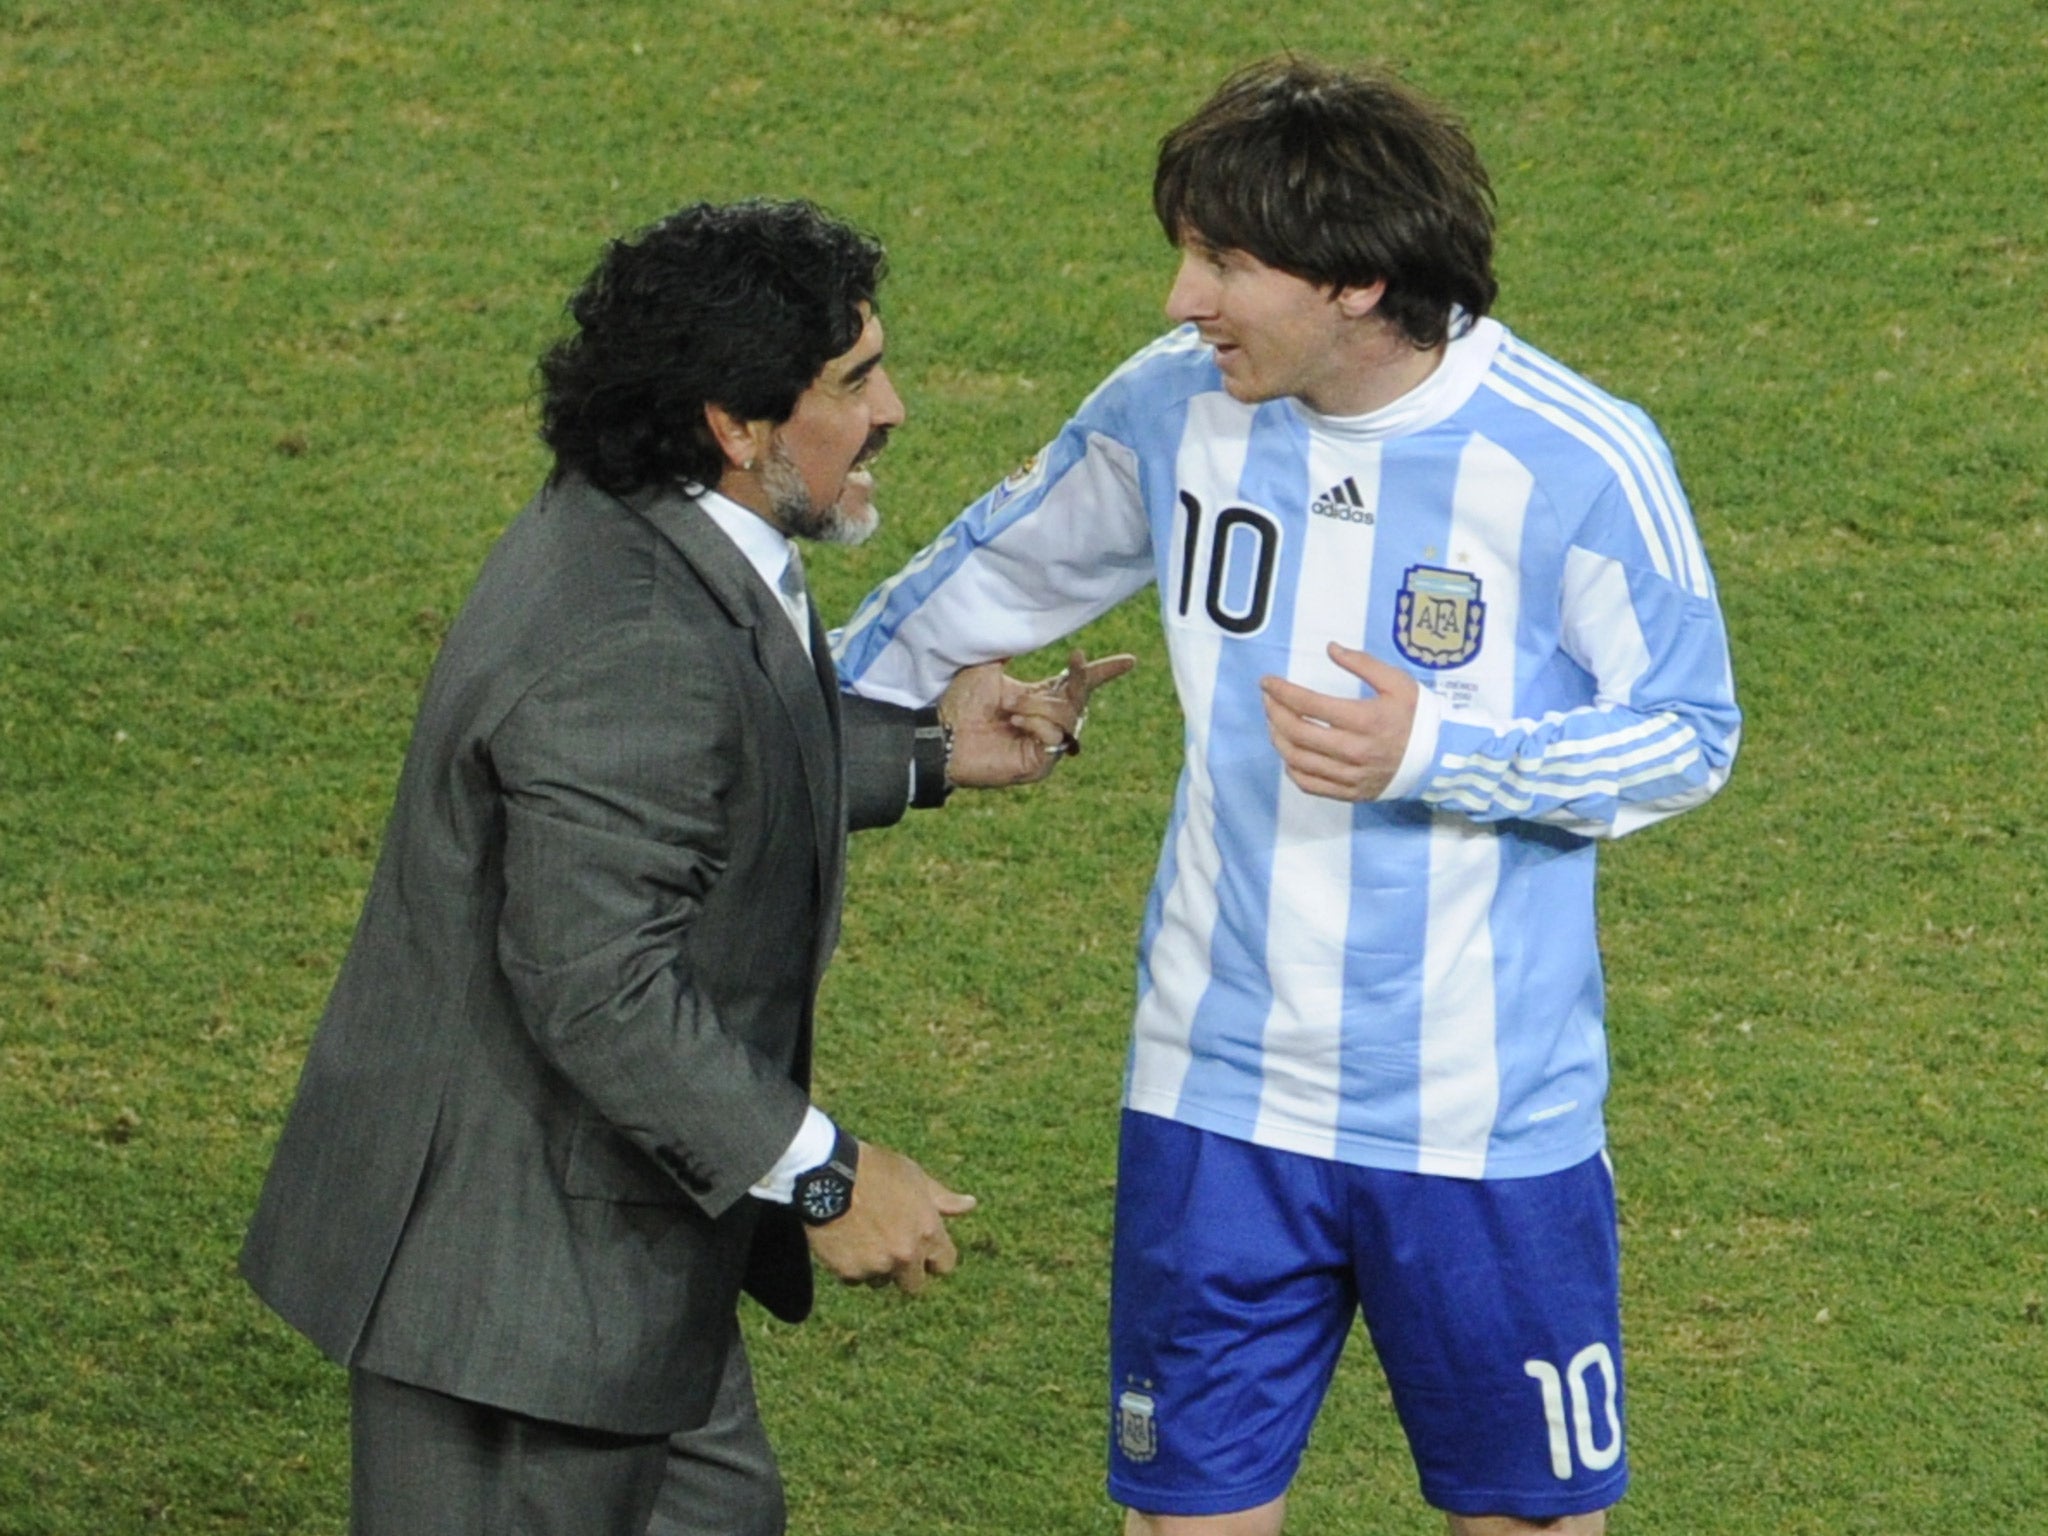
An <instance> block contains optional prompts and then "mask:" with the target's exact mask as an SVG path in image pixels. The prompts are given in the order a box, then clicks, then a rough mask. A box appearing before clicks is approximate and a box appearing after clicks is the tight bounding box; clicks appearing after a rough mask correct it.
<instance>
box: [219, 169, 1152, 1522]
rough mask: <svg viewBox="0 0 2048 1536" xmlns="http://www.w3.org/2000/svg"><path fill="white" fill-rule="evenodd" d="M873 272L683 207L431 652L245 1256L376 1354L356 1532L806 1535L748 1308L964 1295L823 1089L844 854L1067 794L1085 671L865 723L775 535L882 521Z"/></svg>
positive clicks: (796, 1311)
mask: <svg viewBox="0 0 2048 1536" xmlns="http://www.w3.org/2000/svg"><path fill="white" fill-rule="evenodd" d="M881 270H882V253H881V250H880V248H879V246H877V245H875V244H874V243H872V242H871V241H869V240H868V239H866V238H865V237H863V236H861V235H859V234H858V233H856V232H855V231H853V230H851V229H849V228H847V227H845V226H844V225H842V224H839V223H837V222H835V221H833V220H831V219H829V218H827V217H826V216H824V215H823V214H821V213H820V212H819V211H818V210H817V209H815V208H813V207H811V206H810V205H808V204H803V203H781V204H776V203H758V202H757V203H742V204H736V205H730V206H725V207H714V206H708V205H697V206H694V207H691V208H686V209H684V210H682V211H681V212H679V213H677V214H675V215H673V216H671V217H670V218H668V219H665V220H663V221H662V222H660V223H659V224H657V225H655V226H653V227H652V228H650V229H648V230H645V231H642V232H641V233H640V235H638V236H636V237H635V238H634V239H632V240H630V241H620V242H615V243H614V244H613V245H612V246H611V247H610V248H609V249H608V251H607V252H606V255H605V257H604V259H603V261H602V262H601V263H600V264H599V266H598V267H597V269H596V271H595V272H594V273H593V274H592V275H591V277H590V279H589V281H588V282H587V283H586V284H585V286H584V287H583V289H582V290H581V291H580V292H579V293H578V294H577V295H576V297H575V299H574V300H573V301H572V305H571V311H572V314H573V316H574V318H575V320H576V323H577V329H576V332H575V334H573V335H572V336H570V337H569V338H568V339H567V340H565V341H564V342H562V343H561V344H560V345H559V346H557V347H556V348H555V349H554V350H553V351H552V352H550V354H549V355H548V356H547V357H546V358H545V359H544V360H543V363H542V374H543V379H544V392H545V402H544V408H543V425H542V435H543V437H544V438H545V439H546V440H547V442H548V444H549V445H550V447H551V448H552V449H553V450H554V454H555V467H554V472H553V474H552V475H551V476H550V478H549V480H548V481H547V483H546V485H545V486H544V487H543V488H542V490H541V491H540V493H539V494H538V495H537V496H536V497H535V499H534V501H533V502H532V503H531V504H530V505H529V506H528V507H527V508H526V510H525V511H524V512H523V513H522V514H521V515H520V517H519V518H518V519H517V520H516V521H515V522H514V523H513V524H512V525H511V527H510V528H509V529H508V530H507V531H506V533H505V535H504V536H503V538H502V539H501V540H500V541H499V543H498V545H497V547H496V548H495V549H494V550H493V551H492V553H491V555H490V557H489V558H488V559H487V560H486V562H485V564H484V567H483V570H482V573H481V575H480V576H479V578H478V581H477V584H476V587H475V589H474V591H473V592H472V593H471V595H470V597H469V600H468V602H467V603H466V604H465V606H464V608H463V610H462V613H461V615H460V616H459V617H458V618H457V619H456V621H455V623H454V625H453V626H452V627H451V629H450V631H449V634H448V637H447V640H446V642H445V644H444V645H443V647H442V650H441V654H440V656H439V658H438V660H437V661H436V663H435V666H434V669H433V673H432V676H431V678H430V679H429V681H428V684H427V688H426V693H425V697H424V700H423V702H422V704H421V708H420V714H419V719H418V722H417V724H416V726H415V729H414V733H413V738H412V744H411V747H410V750H409V751H408V753H407V757H406V762H405V767H404V771H403V774H402V777H401V779H400V782H399V786H398V792H397V799H396V804H395V806H394V809H393V812H392V817H391V821H390V825H389V828H388V829H387V832H386V836H385V843H384V849H383V853H382V856H381V858H380V859H379V861H378V865H377V870H376V874H375V877H374V879H373V881H372V884H371V888H370V892H369V895H368V898H367V900H366V902H365V904H364V908H363V913H362V917H361V920H360V923H359V925H358V927H357V929H356V934H355V938H354V941H353V943H352V945H351V946H350V949H349V952H348V956H347V959H346V961H345V962H344V964H343V966H342V970H341V974H340V977H339V979H338V980H337V982H336V984H335V988H334V992H333V995H332V997H331V999H330V1000H329V1003H328V1006H327V1009H326V1012H325V1014H324V1015H323V1017H322V1019H321V1021H320V1026H319V1029H318V1031H317V1033H316V1034H315V1036H314V1039H313V1043H312V1048H311V1052H310V1054H309V1057H308V1059H307V1063H306V1067H305V1072H304V1076H303V1078H302V1080H301V1083H300V1086H299V1093H298V1097H297V1100H296V1102H295V1103H294V1105H293V1108H292V1111H291V1114H290V1117H289V1119H288V1121H287V1123H286V1125H285V1128H284V1132H283V1135H282V1138H281V1140H280V1141H279V1144H278V1147H277V1152H276V1157H275V1160H274V1162H273V1164H272V1167H271V1170H270V1174H269V1177H268V1180H267V1182H266V1183H265V1185H264V1189H263V1193H262V1197H261V1201H260V1203H259V1206H258V1208H257V1211H256V1215H255V1219H254V1222H253V1224H252V1226H251V1228H250V1231H249V1236H248V1241H247V1244H246V1246H245V1248H244V1250H243V1255H242V1267H243V1272H244V1273H245V1274H246V1275H247V1277H248V1279H249V1281H250V1283H251V1284H252V1285H253V1286H254V1287H255V1288H256V1290H257V1291H258V1293H259V1294H260V1295H261V1296H262V1297H263V1299H264V1300H265V1301H266V1302H268V1303H269V1304H270V1305H271V1306H272V1307H274V1308H275V1309H276V1310H277V1311H278V1312H279V1313H280V1314H281V1315H282V1316H283V1317H284V1318H285V1319H286V1320H287V1321H288V1322H290V1323H291V1324H292V1325H293V1326H294V1327H296V1328H298V1329H299V1330H300V1331H302V1332H303V1333H305V1334H306V1335H307V1336H308V1337H309V1338H311V1339H312V1340H313V1342H314V1343H315V1344H317V1345H318V1346H319V1347H320V1348H321V1349H322V1350H324V1351H325V1352H326V1353H327V1354H328V1355H330V1356H331V1357H333V1358H334V1359H335V1360H337V1361H340V1362H342V1363H343V1364H345V1365H347V1367H348V1368H349V1371H350V1381H351V1402H352V1439H353V1479H352V1481H353V1495H354V1498H353V1507H354V1525H353V1529H354V1531H355V1532H356V1533H358V1536H386V1533H404V1536H443V1533H446V1536H458V1533H459V1536H514V1533H518V1536H527V1533H532V1536H540V1533H547V1536H558V1533H559V1536H569V1533H576V1536H585V1533H587V1536H641V1533H642V1532H644V1531H646V1530H647V1529H648V1526H649V1521H650V1518H655V1519H656V1525H655V1528H656V1529H657V1530H658V1531H660V1532H662V1533H663V1536H679V1533H682V1532H697V1531H703V1532H712V1531H716V1532H720V1533H729V1536H736V1533H742V1532H744V1533H750V1536H751V1533H757V1532H775V1531H779V1530H781V1528H782V1524H783V1513H782V1493H781V1485H780V1480H779V1478H778V1476H777V1474H776V1471H775V1464H774V1458H773V1455H772V1452H770V1450H769V1448H768V1443H767V1439H766V1436H765V1434H764V1433H763V1432H762V1429H761V1424H760V1419H759V1416H758V1414H757V1412H756V1411H755V1406H754V1400H753V1389H752V1384H751V1381H750V1379H749V1377H748V1374H747V1366H746V1357H745V1352H744V1350H743V1348H742V1347H741V1344H740V1340H739V1334H738V1329H737V1324H736V1318H735V1308H736V1304H737V1301H738V1298H739V1295H740V1292H741V1290H742V1288H744V1289H746V1290H748V1291H750V1292H751V1293H752V1294H753V1295H754V1296H755V1297H757V1298H758V1299H759V1300H760V1301H761V1302H762V1303H763V1304H764V1305H765V1306H766V1307H768V1308H769V1310H771V1311H772V1312H774V1313H775V1314H776V1315H778V1316H780V1317H783V1318H785V1319H790V1320H796V1319H799V1318H801V1317H803V1316H804V1315H805V1313H806V1312H807V1311H808V1310H809V1308H810V1304H811V1269H810V1256H811V1255H815V1257H816V1258H817V1260H818V1261H819V1262H820V1263H822V1264H823V1265H824V1266H825V1268H826V1269H828V1270H829V1271H830V1272H831V1273H833V1274H834V1275H836V1276H838V1277H839V1278H841V1279H842V1280H846V1281H849V1282H861V1281H865V1282H869V1283H874V1284H894V1285H896V1286H899V1287H901V1288H902V1289H904V1290H906V1291H916V1290H918V1289H919V1288H921V1287H922V1285H923V1284H924V1283H925V1280H926V1277H927V1276H928V1275H933V1274H944V1273H946V1272H948V1271H950V1270H951V1269H952V1268H953V1266H954V1263H955V1260H956V1254H955V1250H954V1246H953V1243H952V1241H951V1239H950V1237H949V1236H948V1234H947V1229H946V1220H947V1218H949V1217H952V1216H956V1215H959V1214H961V1213H963V1212H964V1211H966V1210H968V1209H969V1208H971V1206H972V1204H973V1202H972V1200H971V1199H970V1198H968V1197H966V1196H963V1195H958V1194H955V1193H953V1192H952V1191H950V1190H948V1189H946V1188H945V1187H944V1186H943V1185H942V1184H940V1183H939V1182H938V1181H937V1180H936V1179H933V1178H932V1177H930V1176H929V1175H927V1174H926V1173H925V1172H924V1171H923V1170H922V1169H920V1168H919V1167H918V1166H917V1164H916V1163H914V1162H912V1161H911V1160H910V1159H908V1158H906V1157H904V1156H902V1155H900V1154H898V1153H895V1152H891V1151H889V1150H888V1149H886V1148H883V1147H879V1146H874V1145H867V1144H862V1143H860V1142H859V1141H857V1140H856V1139H855V1138H854V1137H853V1136H851V1135H850V1134H848V1133H847V1132H845V1131H844V1130H843V1129H841V1128H840V1127H838V1126H836V1125H835V1124H834V1123H833V1122H832V1121H831V1120H830V1119H828V1118H827V1117H826V1116H825V1115H824V1114H823V1112H822V1111H820V1110H819V1109H818V1108H817V1107H816V1106H815V1105H813V1104H812V1103H811V1102H810V1099H809V1095H808V1091H807V1088H808V1082H809V1065H810V1054H811V1027H812V1009H813V1004H814V999H815V996H816V992H817V987H818V983H819V979H820V977H821V975H822V973H823V972H824V969H825V964H826V960H827V958H828V957H829V956H830V954H831V952H832V947H833V944H834V942H835V940H836V937H837V933H838V916H839V900H840V891H841V885H842V878H843V856H844V850H845V831H846V828H847V827H848V825H849V824H850V825H852V826H855V827H859V826H877V825H883V824H886V823H889V822H891V821H894V820H896V819H897V818H899V817H900V816H901V815H902V813H903V811H904V808H905V806H906V804H907V803H915V804H936V803H938V802H939V801H941V800H943V798H944V796H945V793H946V791H947V789H948V788H949V787H950V786H951V784H953V783H970V784H1000V783H1012V782H1023V781H1026V780H1029V779H1032V778H1036V777H1042V776H1043V774H1044V773H1045V772H1047V771H1049V769H1050V768H1051V766H1052V761H1053V758H1054V757H1056V756H1057V755H1058V754H1059V752H1060V750H1061V748H1062V746H1063V745H1064V744H1065V743H1066V742H1067V741H1069V740H1070V739H1071V738H1070V736H1069V735H1068V734H1067V732H1068V731H1069V730H1070V729H1071V728H1075V721H1074V718H1073V716H1074V713H1075V711H1077V710H1078V709H1079V707H1080V706H1081V705H1082V704H1083V703H1084V702H1085V697H1086V688H1087V686H1088V683H1089V678H1088V676H1087V669H1081V670H1079V671H1077V672H1074V673H1073V686H1072V687H1071V688H1068V689H1062V688H1050V689H1048V688H1044V687H1041V688H1039V689H1037V690H1027V689H1025V688H1023V686H1022V685H1020V684H1017V683H1015V682H1014V681H1013V680H1010V679H1008V678H1007V677H1004V676H1002V675H1001V673H1000V671H999V670H998V671H996V672H995V673H993V674H991V673H990V672H989V671H987V670H986V669H977V670H976V672H975V673H973V674H963V677H962V679H961V680H960V681H959V682H958V683H956V685H955V687H954V689H953V690H952V692H950V693H949V694H948V696H947V698H946V700H944V701H942V703H941V704H940V706H939V708H938V710H937V711H936V712H935V714H934V712H930V711H920V712H911V711H907V710H899V709H894V708H891V707H888V706H878V705H873V704H868V703H865V702H863V701H857V700H850V699H842V698H841V697H840V695H839V691H838V688H837V686H836V679H835V676H834V673H833V668H832V661H831V657H830V655H829V653H828V650H827V647H826V643H825V638H824V633H823V630H822V628H821V627H820V625H819V623H818V619H817V616H816V615H815V614H814V613H812V612H811V611H810V609H809V604H808V601H807V599H806V597H805V595H804V590H803V586H802V581H801V564H800V561H799V559H798V557H797V555H796V552H795V546H794V545H793V544H792V543H791V542H790V540H791V538H792V537H794V538H798V539H833V538H838V539H854V538H858V537H860V536H862V535H863V534H864V532H865V531H866V530H867V529H869V528H871V527H872V526H873V522H874V516H875V514H874V510H873V506H872V502H871V500H870V494H871V485H870V482H869V479H868V476H867V474H866V473H865V471H864V470H862V469H861V468H860V466H861V465H862V464H863V463H864V462H865V461H866V460H867V459H868V458H870V457H872V455H873V454H874V453H875V452H876V451H878V450H879V448H880V446H881V444H882V442H883V441H884V440H885V439H886V437H887V434H888V432H889V429H890V428H892V427H893V426H895V425H896V424H898V423H899V422H901V421H902V419H903V414H904V413H903V405H902V401H901V400H900V399H899V398H898V396H897V394H896V392H895V389H894V387H893V386H892V385H891V384H890V382H889V378H888V374H887V372H886V371H885V370H884V368H883V366H882V343H883V337H882V328H881V321H880V319H879V318H878V316H877V315H876V313H875V309H874V301H875V294H876V287H877V284H878V283H879V281H880V277H881ZM1126 664H1127V663H1126ZM1103 670H1106V671H1109V672H1113V671H1114V670H1117V667H1116V666H1115V665H1114V664H1110V665H1109V666H1108V667H1107V668H1106V669H1098V675H1101V672H1102V671H1103ZM807 1240H808V1241H807ZM807 1249H808V1253H807ZM657 1502H659V1504H660V1514H659V1516H658V1517H655V1516H654V1511H655V1509H656V1505H657Z"/></svg>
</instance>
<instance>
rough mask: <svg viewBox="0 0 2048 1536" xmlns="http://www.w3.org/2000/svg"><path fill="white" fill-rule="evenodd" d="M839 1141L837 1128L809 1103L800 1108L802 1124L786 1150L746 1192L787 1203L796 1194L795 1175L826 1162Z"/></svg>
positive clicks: (821, 1111) (776, 1201) (824, 1114)
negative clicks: (803, 1109)
mask: <svg viewBox="0 0 2048 1536" xmlns="http://www.w3.org/2000/svg"><path fill="white" fill-rule="evenodd" d="M838 1140H839V1128H838V1127H837V1126H835V1125H834V1124H833V1123H832V1121H831V1118H830V1117H829V1116H827V1115H826V1113H825V1112H824V1111H823V1110H822V1109H820V1108H818V1106H817V1105H815V1104H813V1105H811V1106H810V1107H809V1108H808V1109H806V1110H805V1111H804V1123H803V1124H802V1125H800V1126H798V1127H797V1128H796V1137H795V1139H794V1140H792V1141H791V1142H790V1144H789V1150H788V1151H787V1152H785V1153H783V1154H782V1156H780V1157H778V1158H777V1159H776V1160H775V1166H774V1167H773V1168H770V1169H769V1170H768V1171H767V1173H765V1174H763V1175H762V1177H761V1182H760V1183H758V1184H756V1185H755V1186H754V1187H753V1189H752V1190H751V1191H750V1193H751V1194H753V1195H755V1196H756V1197H757V1198H759V1199H762V1200H773V1201H774V1202H775V1203H776V1204H777V1205H787V1204H789V1202H790V1201H791V1200H792V1199H793V1198H794V1197H795V1195H796V1176H797V1175H798V1174H800V1173H808V1172H809V1171H810V1170H811V1169H813V1168H816V1167H818V1166H820V1165H821V1164H823V1163H825V1162H828V1161H830V1159H831V1157H832V1147H833V1144H834V1143H835V1142H837V1141H838Z"/></svg>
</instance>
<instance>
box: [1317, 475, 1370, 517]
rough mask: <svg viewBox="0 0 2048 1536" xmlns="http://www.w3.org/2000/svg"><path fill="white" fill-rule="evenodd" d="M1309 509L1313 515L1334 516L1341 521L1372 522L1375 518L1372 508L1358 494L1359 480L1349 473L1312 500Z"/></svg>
mask: <svg viewBox="0 0 2048 1536" xmlns="http://www.w3.org/2000/svg"><path fill="white" fill-rule="evenodd" d="M1308 510H1309V513H1310V515H1311V516H1314V517H1334V518H1336V519H1337V520H1338V521H1339V522H1341V523H1370V522H1371V521H1372V520H1373V515H1372V509H1371V508H1370V507H1368V506H1367V505H1366V504H1365V498H1364V497H1363V496H1360V495H1359V494H1358V482H1357V481H1356V480H1354V479H1352V478H1351V477H1350V476H1349V475H1346V476H1345V477H1344V478H1343V480H1341V481H1340V482H1338V483H1337V484H1336V485H1333V486H1331V487H1330V488H1329V489H1328V490H1327V491H1325V492H1323V494H1322V495H1320V496H1318V497H1317V498H1316V499H1315V500H1314V501H1312V502H1310V503H1309V504H1308Z"/></svg>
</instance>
